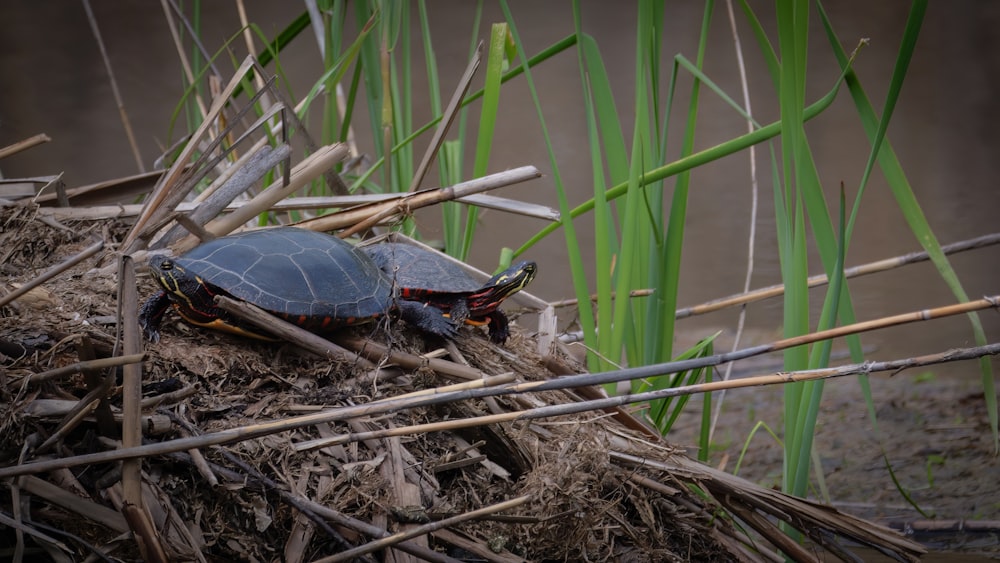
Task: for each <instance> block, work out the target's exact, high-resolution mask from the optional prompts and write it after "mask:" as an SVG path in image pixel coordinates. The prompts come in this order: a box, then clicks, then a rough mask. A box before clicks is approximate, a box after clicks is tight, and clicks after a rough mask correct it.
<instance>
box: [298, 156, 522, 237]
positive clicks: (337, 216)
mask: <svg viewBox="0 0 1000 563" xmlns="http://www.w3.org/2000/svg"><path fill="white" fill-rule="evenodd" d="M540 177H541V173H540V172H539V171H538V169H537V168H535V167H534V166H522V167H520V168H514V169H512V170H505V171H503V172H498V173H496V174H490V175H488V176H483V177H482V178H476V179H474V180H469V181H467V182H461V183H459V184H455V185H454V186H450V187H446V188H436V189H427V190H422V191H419V192H415V193H412V194H399V195H398V196H396V197H394V198H392V199H390V200H385V201H381V202H377V203H370V204H368V205H363V206H359V207H353V208H351V209H347V210H344V211H338V212H336V213H331V214H329V215H324V216H322V217H316V218H313V219H307V220H305V221H301V222H299V223H297V224H296V225H297V226H299V227H303V228H306V229H311V230H314V231H323V232H329V231H336V230H338V229H342V228H345V227H351V226H354V225H355V224H357V223H360V222H362V221H364V220H366V219H368V218H369V217H372V216H374V215H381V214H384V212H385V211H386V210H394V211H396V212H397V214H404V215H405V214H406V213H409V212H410V211H411V210H413V209H419V208H421V207H426V206H428V205H433V204H436V203H441V202H442V201H453V200H455V199H459V198H462V197H466V196H468V195H471V194H476V193H480V192H484V191H487V190H493V189H496V188H501V187H504V186H509V185H512V184H517V183H520V182H524V181H527V180H533V179H535V178H540Z"/></svg>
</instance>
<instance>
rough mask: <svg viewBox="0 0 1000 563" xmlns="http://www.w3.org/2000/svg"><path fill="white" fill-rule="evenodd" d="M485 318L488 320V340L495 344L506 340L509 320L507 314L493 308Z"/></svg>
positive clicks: (508, 334) (508, 331) (508, 335)
mask: <svg viewBox="0 0 1000 563" xmlns="http://www.w3.org/2000/svg"><path fill="white" fill-rule="evenodd" d="M486 319H487V320H489V327H488V328H489V329H490V341H491V342H494V343H496V344H503V343H505V342H507V338H508V337H510V321H509V320H508V319H507V315H506V314H505V313H504V312H503V311H501V310H500V309H495V310H494V311H493V312H492V313H490V314H488V315H486Z"/></svg>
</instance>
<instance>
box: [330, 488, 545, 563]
mask: <svg viewBox="0 0 1000 563" xmlns="http://www.w3.org/2000/svg"><path fill="white" fill-rule="evenodd" d="M529 500H531V496H530V495H524V496H520V497H517V498H513V499H511V500H508V501H504V502H500V503H497V504H493V505H490V506H484V507H483V508H480V509H477V510H472V511H469V512H466V513H464V514H459V515H458V516H453V517H451V518H445V519H444V520H439V521H437V522H431V523H430V524H424V525H422V526H416V527H414V528H413V529H410V530H407V531H406V532H400V533H398V534H393V535H391V536H388V537H384V538H381V539H379V540H376V541H373V542H370V543H367V544H365V545H361V546H358V547H356V548H354V549H349V550H347V551H344V552H341V553H338V554H336V555H331V556H330V557H324V558H322V559H317V560H316V561H315V562H314V563H336V562H337V561H347V560H350V559H351V558H352V557H357V556H359V555H364V554H367V553H372V552H374V551H378V550H380V549H385V548H387V547H392V546H394V545H396V544H398V543H399V542H401V541H405V540H408V539H412V538H415V537H417V536H422V535H425V534H428V533H430V532H433V531H435V530H440V529H441V528H447V527H449V526H452V525H455V524H460V523H462V522H467V521H469V520H476V519H478V518H480V517H482V516H487V515H490V514H495V513H497V512H502V511H504V510H510V509H511V508H515V507H518V506H521V505H522V504H525V503H527V502H528V501H529Z"/></svg>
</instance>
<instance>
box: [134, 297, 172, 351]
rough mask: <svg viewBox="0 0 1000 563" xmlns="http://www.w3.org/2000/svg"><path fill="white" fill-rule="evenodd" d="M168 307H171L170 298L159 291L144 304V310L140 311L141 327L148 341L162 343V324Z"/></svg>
mask: <svg viewBox="0 0 1000 563" xmlns="http://www.w3.org/2000/svg"><path fill="white" fill-rule="evenodd" d="M168 307H170V296H169V294H167V292H166V291H163V290H160V291H158V292H157V293H156V294H155V295H153V296H152V297H150V298H149V299H147V300H146V302H145V303H143V304H142V308H141V309H139V327H140V328H141V329H142V335H143V336H145V337H146V340H149V341H150V342H159V341H160V322H161V321H162V320H163V314H164V313H166V312H167V308H168Z"/></svg>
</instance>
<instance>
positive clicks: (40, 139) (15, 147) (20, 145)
mask: <svg viewBox="0 0 1000 563" xmlns="http://www.w3.org/2000/svg"><path fill="white" fill-rule="evenodd" d="M51 140H52V139H51V138H50V137H49V136H48V135H46V134H45V133H39V134H37V135H33V136H31V137H28V138H27V139H23V140H21V141H18V142H16V143H13V144H10V145H7V146H5V147H0V158H7V157H8V156H10V155H12V154H17V153H19V152H21V151H26V150H28V149H30V148H31V147H34V146H36V145H40V144H42V143H48V142H49V141H51Z"/></svg>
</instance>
